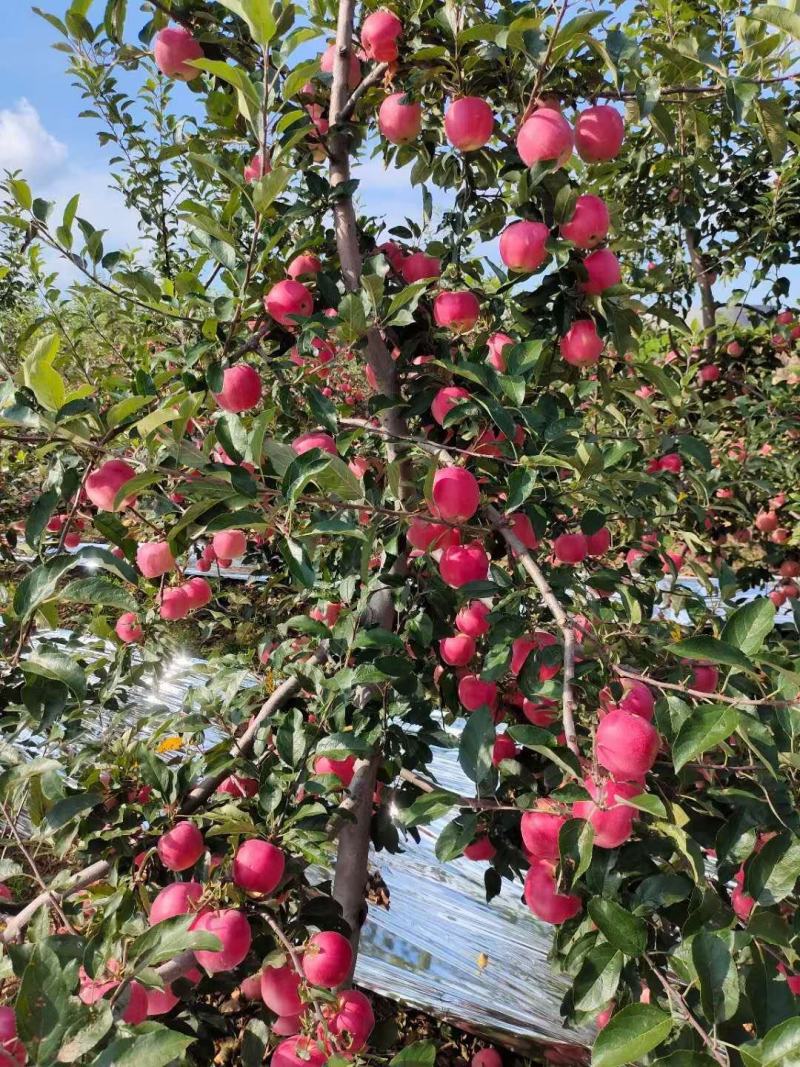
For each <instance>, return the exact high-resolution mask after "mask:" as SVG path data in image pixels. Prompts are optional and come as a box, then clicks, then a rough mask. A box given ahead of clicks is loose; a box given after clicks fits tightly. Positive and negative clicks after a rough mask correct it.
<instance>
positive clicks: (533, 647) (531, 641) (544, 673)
mask: <svg viewBox="0 0 800 1067" xmlns="http://www.w3.org/2000/svg"><path fill="white" fill-rule="evenodd" d="M556 644H558V642H557V641H556V639H555V637H553V635H552V634H548V633H545V631H544V630H536V631H535V632H534V633H532V634H529V635H528V636H526V637H518V638H516V640H515V641H513V642H512V645H511V673H512V674H513V675H514V677H515V678H516V677H517V675H518V674H519V673H520V671H521V670H522V668H523V667H524V666H525V661H526V660H527V658H528V656H529V655H530V654H531V652H533V651H538V650H539V649H542V648H551V647H552V646H553V645H556ZM560 669H561V668H560V667H559V665H558V664H557V663H556V664H546V663H543V664H541V666H540V667H539V681H540V682H548V681H550V679H551V678H555V677H556V675H557V674H558V672H559V671H560Z"/></svg>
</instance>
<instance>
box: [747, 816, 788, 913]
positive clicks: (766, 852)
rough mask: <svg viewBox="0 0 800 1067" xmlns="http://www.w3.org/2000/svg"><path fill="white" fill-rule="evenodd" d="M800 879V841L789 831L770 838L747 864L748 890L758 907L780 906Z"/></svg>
mask: <svg viewBox="0 0 800 1067" xmlns="http://www.w3.org/2000/svg"><path fill="white" fill-rule="evenodd" d="M798 878H800V839H798V838H797V837H795V836H794V835H793V834H791V833H789V832H788V831H783V832H782V833H780V834H777V835H776V836H775V837H772V838H770V840H769V841H767V843H766V844H765V845H764V847H763V848H762V849H761V851H760V852H759V853H758V854H757V855H756V856H754V857H753V859H752V860H751V861H750V863H748V865H747V871H746V878H745V889H746V891H747V892H748V893H749V894H750V895H751V896H753V897H755V898H756V900H757V901H758V903H759V904H762V905H764V906H765V907H769V906H770V905H772V904H779V903H780V901H782V900H785V899H786V897H788V896H789V894H790V893H791V892H792V891H793V890H794V887H795V884H796V882H797V879H798Z"/></svg>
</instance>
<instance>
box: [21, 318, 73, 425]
mask: <svg viewBox="0 0 800 1067" xmlns="http://www.w3.org/2000/svg"><path fill="white" fill-rule="evenodd" d="M60 345H61V342H60V339H59V337H58V334H55V333H54V334H48V335H47V336H46V337H42V338H40V339H39V340H38V341H37V342H36V345H35V346H34V348H33V350H32V351H31V352H29V353H28V355H27V356H26V357H25V359H24V360H23V362H22V380H23V382H24V383H25V385H27V387H28V388H29V389H30V390H31V391H32V393H33V395H34V396H35V397H36V399H37V400H38V401H39V403H40V404H41V405H42V407H43V408H47V410H48V411H58V409H59V408H60V407H63V404H64V398H65V397H66V386H65V384H64V379H63V378H62V377H61V375H60V374H59V373H58V371H57V370H54V369H53V360H54V359H55V358H56V356H57V355H58V350H59V348H60Z"/></svg>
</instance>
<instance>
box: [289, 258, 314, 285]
mask: <svg viewBox="0 0 800 1067" xmlns="http://www.w3.org/2000/svg"><path fill="white" fill-rule="evenodd" d="M321 270H322V260H321V259H320V258H319V256H316V255H314V253H313V252H301V253H300V255H299V256H295V257H294V259H293V260H292V262H291V263H290V264H289V266H288V267H287V268H286V273H287V274H288V275H289V277H290V278H292V279H293V280H294V281H297V279H298V278H302V277H303V276H304V275H307V274H312V275H313V274H319V272H320V271H321Z"/></svg>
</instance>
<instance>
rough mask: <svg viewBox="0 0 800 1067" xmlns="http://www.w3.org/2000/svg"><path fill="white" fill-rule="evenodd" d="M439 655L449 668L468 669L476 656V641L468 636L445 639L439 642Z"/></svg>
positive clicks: (458, 635) (460, 635) (457, 635)
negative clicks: (468, 665)
mask: <svg viewBox="0 0 800 1067" xmlns="http://www.w3.org/2000/svg"><path fill="white" fill-rule="evenodd" d="M439 655H440V656H441V657H442V659H443V660H444V662H445V663H446V664H447V665H448V667H466V665H467V664H468V663H469V661H470V660H471V659H472V658H473V656H474V655H475V639H474V638H473V637H469V636H468V635H467V634H455V636H453V637H443V638H442V639H441V640H440V641H439Z"/></svg>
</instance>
